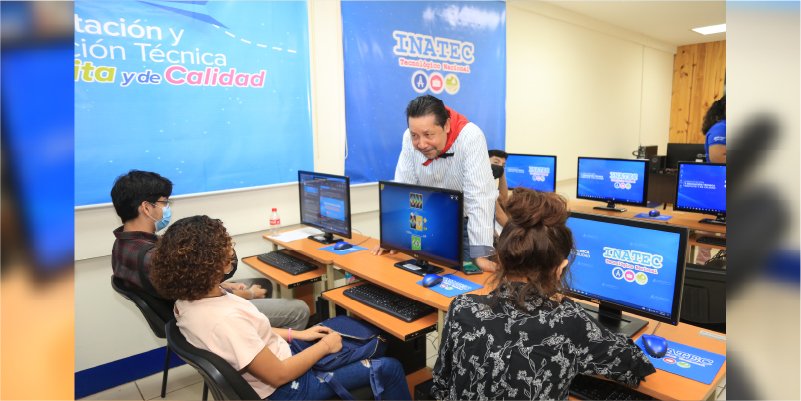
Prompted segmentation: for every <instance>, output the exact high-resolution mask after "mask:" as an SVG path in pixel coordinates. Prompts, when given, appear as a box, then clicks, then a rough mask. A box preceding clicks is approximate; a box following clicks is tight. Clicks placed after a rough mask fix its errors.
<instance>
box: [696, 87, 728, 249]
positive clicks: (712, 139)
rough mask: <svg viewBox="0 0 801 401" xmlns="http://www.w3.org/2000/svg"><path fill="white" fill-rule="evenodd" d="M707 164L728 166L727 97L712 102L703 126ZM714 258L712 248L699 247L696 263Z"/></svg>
mask: <svg viewBox="0 0 801 401" xmlns="http://www.w3.org/2000/svg"><path fill="white" fill-rule="evenodd" d="M701 132H702V133H703V134H704V138H705V140H704V149H705V150H706V161H707V163H723V164H726V95H723V97H721V98H720V99H718V100H715V101H714V102H712V105H711V106H709V109H708V110H707V111H706V115H705V116H704V122H703V124H702V125H701ZM711 257H712V248H710V247H706V246H699V247H698V248H697V252H696V254H695V263H699V264H700V263H706V261H708V260H709V259H710V258H711Z"/></svg>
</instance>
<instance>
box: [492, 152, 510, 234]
mask: <svg viewBox="0 0 801 401" xmlns="http://www.w3.org/2000/svg"><path fill="white" fill-rule="evenodd" d="M508 157H509V155H508V154H507V153H506V152H504V151H502V150H498V149H490V150H489V159H490V167H491V168H492V178H494V179H496V180H498V199H497V200H496V201H495V237H497V236H498V235H500V233H501V230H503V227H504V226H505V225H506V221H507V220H508V217H507V216H506V212H505V211H504V209H503V206H501V205H504V204H506V201H507V200H508V199H509V186H508V185H507V184H506V174H504V169H505V167H506V159H507V158H508Z"/></svg>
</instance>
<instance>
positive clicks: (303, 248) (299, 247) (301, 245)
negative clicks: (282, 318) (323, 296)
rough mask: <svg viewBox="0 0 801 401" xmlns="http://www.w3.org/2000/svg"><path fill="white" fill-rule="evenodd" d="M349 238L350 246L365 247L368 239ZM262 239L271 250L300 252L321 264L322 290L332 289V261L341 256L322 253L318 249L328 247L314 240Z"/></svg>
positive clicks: (267, 237)
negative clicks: (322, 273)
mask: <svg viewBox="0 0 801 401" xmlns="http://www.w3.org/2000/svg"><path fill="white" fill-rule="evenodd" d="M297 228H299V226H292V227H287V228H286V229H285V230H283V231H292V230H295V229H297ZM351 237H352V238H350V239H347V241H348V242H350V243H351V244H353V245H354V246H355V245H359V246H365V245H364V243H365V242H366V241H367V240H368V239H369V238H370V237H367V236H364V235H361V234H355V233H354V234H352V235H351ZM262 238H264V239H265V240H267V241H268V242H270V243H271V244H272V245H273V250H276V249H278V247H279V246H280V247H282V248H286V249H289V250H293V251H297V252H300V253H302V254H304V255H306V256H308V257H310V258H312V259H313V260H314V261H316V262H318V263H321V264H322V265H323V266H324V268H325V278H326V279H325V288H324V289H323V290H330V289H332V288H334V268H333V262H334V260H335V259H336V258H339V257H342V255H337V254H335V253H333V252H329V251H324V250H321V249H320V248H323V247H326V246H328V245H325V244H321V243H319V242H317V241H314V240H311V239H308V238H303V239H299V240H295V241H290V242H283V241H279V240H275V239H273V238H270V236H269V234H264V235H262ZM368 249H369V248H368ZM359 252H363V251H359ZM359 252H354V253H359ZM334 314H335V309H334V304H333V303H332V304H329V307H328V316H334Z"/></svg>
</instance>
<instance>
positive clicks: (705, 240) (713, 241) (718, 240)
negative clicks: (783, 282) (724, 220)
mask: <svg viewBox="0 0 801 401" xmlns="http://www.w3.org/2000/svg"><path fill="white" fill-rule="evenodd" d="M695 242H698V243H699V244H709V245H717V246H726V237H698V238H696V239H695Z"/></svg>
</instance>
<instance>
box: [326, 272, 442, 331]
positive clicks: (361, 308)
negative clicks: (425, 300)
mask: <svg viewBox="0 0 801 401" xmlns="http://www.w3.org/2000/svg"><path fill="white" fill-rule="evenodd" d="M362 284H364V283H355V284H351V285H346V286H343V287H339V288H334V289H333V290H328V291H325V292H323V298H324V299H327V300H329V301H331V302H334V303H335V304H337V305H340V306H342V307H343V308H345V309H347V310H348V311H349V312H350V313H352V314H354V315H356V316H358V317H360V318H362V319H364V320H366V321H368V322H370V323H372V324H373V325H375V326H377V327H380V328H381V329H383V330H384V331H386V332H387V333H389V334H392V335H393V336H395V337H397V338H399V339H401V340H404V341H409V340H413V339H415V338H417V337H420V336H424V335H426V333H430V332H432V331H434V330H436V329H437V327H436V326H437V315H436V313H431V314H430V315H428V316H425V317H422V318H420V319H417V320H415V321H413V322H409V323H407V322H404V321H403V320H400V319H398V318H396V317H395V316H392V315H390V314H388V313H384V312H383V311H380V310H378V309H375V308H373V307H371V306H367V305H365V304H363V303H361V302H359V301H355V300H353V299H351V298H348V297H347V296H345V295H344V294H343V292H345V290H347V289H348V288H351V287H354V286H359V285H362Z"/></svg>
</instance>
